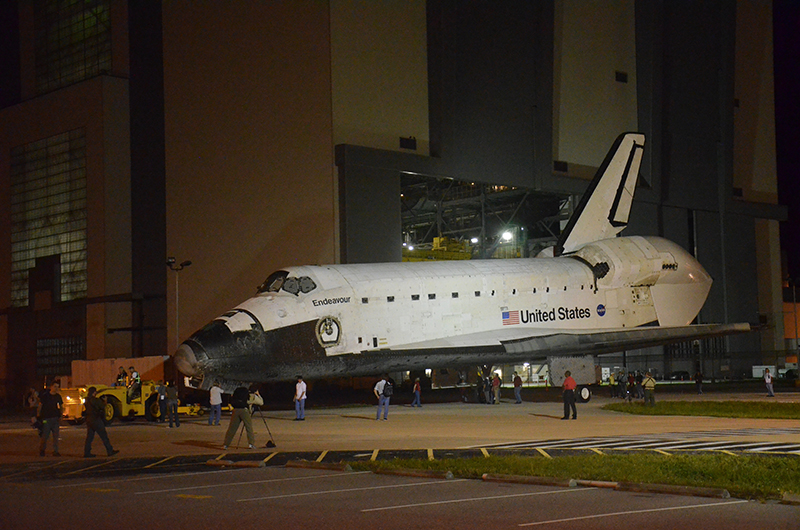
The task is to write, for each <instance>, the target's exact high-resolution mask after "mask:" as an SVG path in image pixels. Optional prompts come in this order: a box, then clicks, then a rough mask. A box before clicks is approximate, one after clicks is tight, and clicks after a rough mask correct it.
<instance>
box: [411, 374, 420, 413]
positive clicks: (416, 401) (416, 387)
mask: <svg viewBox="0 0 800 530" xmlns="http://www.w3.org/2000/svg"><path fill="white" fill-rule="evenodd" d="M421 394H422V386H421V385H420V384H419V377H417V378H416V379H414V401H412V402H411V406H412V407H422V404H421V403H420V401H419V398H420V395H421Z"/></svg>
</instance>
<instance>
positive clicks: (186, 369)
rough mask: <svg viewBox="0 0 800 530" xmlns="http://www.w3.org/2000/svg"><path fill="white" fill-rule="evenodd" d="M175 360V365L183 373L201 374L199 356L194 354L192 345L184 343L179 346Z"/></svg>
mask: <svg viewBox="0 0 800 530" xmlns="http://www.w3.org/2000/svg"><path fill="white" fill-rule="evenodd" d="M173 360H174V361H175V367H176V368H177V369H178V370H179V371H180V372H181V373H182V374H183V375H187V376H189V377H196V376H198V375H200V371H199V370H198V367H197V357H196V356H195V354H194V350H192V348H191V346H189V345H188V344H186V343H183V344H181V345H180V346H179V347H178V351H176V352H175V355H174V357H173Z"/></svg>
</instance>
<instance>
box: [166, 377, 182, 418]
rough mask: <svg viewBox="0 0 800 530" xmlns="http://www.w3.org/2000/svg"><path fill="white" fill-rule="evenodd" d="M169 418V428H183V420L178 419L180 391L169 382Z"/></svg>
mask: <svg viewBox="0 0 800 530" xmlns="http://www.w3.org/2000/svg"><path fill="white" fill-rule="evenodd" d="M167 416H169V428H170V429H172V425H173V424H174V425H175V428H178V427H180V426H181V419H180V418H179V417H178V389H177V388H175V384H174V383H173V382H172V381H167Z"/></svg>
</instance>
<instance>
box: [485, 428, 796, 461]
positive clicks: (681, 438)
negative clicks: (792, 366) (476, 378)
mask: <svg viewBox="0 0 800 530" xmlns="http://www.w3.org/2000/svg"><path fill="white" fill-rule="evenodd" d="M762 435H773V436H774V435H800V428H783V429H729V430H721V431H694V432H678V433H663V434H656V435H647V434H643V435H635V436H632V435H624V436H608V437H588V438H574V439H568V440H530V441H525V442H514V443H504V444H494V445H491V446H484V447H485V448H487V449H488V448H495V449H525V448H539V449H609V450H613V449H661V450H670V449H672V450H698V451H702V450H706V451H709V450H717V451H722V450H728V451H747V452H780V453H793V454H797V455H800V439H798V442H797V443H787V442H765V441H752V442H749V441H733V440H730V441H728V440H714V441H709V440H701V438H724V437H731V438H733V437H738V436H762Z"/></svg>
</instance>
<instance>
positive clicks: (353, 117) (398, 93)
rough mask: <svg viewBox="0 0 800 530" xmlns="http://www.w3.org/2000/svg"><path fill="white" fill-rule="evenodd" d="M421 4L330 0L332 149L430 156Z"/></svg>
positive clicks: (417, 1)
mask: <svg viewBox="0 0 800 530" xmlns="http://www.w3.org/2000/svg"><path fill="white" fill-rule="evenodd" d="M425 8H426V2H425V0H414V1H411V2H409V1H408V0H383V1H381V2H363V1H359V0H330V38H331V99H332V109H331V110H332V122H333V141H334V144H353V145H361V146H364V147H373V148H376V149H390V150H399V149H400V147H399V145H400V144H399V138H400V137H404V138H408V137H411V136H413V137H414V138H415V139H416V143H417V148H416V150H415V152H416V153H418V154H421V155H427V154H429V152H430V145H429V144H430V142H429V137H428V52H427V31H426V25H425V17H426V9H425Z"/></svg>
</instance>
